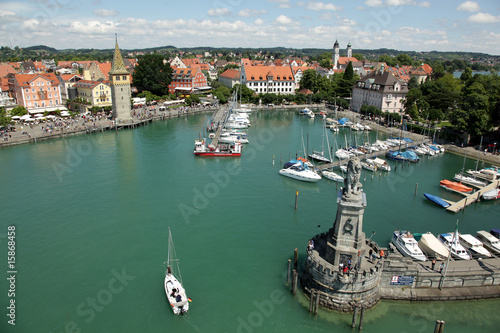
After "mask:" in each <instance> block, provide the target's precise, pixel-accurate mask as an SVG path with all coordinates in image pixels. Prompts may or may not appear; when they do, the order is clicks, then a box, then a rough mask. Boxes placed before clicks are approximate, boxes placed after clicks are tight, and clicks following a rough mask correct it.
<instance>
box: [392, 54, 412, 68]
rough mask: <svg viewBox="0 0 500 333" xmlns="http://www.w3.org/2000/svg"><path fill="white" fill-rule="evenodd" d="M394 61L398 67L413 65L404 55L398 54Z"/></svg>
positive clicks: (409, 58) (408, 57) (407, 56)
mask: <svg viewBox="0 0 500 333" xmlns="http://www.w3.org/2000/svg"><path fill="white" fill-rule="evenodd" d="M396 61H397V64H398V65H403V66H404V65H406V66H412V65H413V59H412V58H411V57H410V56H409V55H407V54H405V53H401V54H398V56H397V57H396Z"/></svg>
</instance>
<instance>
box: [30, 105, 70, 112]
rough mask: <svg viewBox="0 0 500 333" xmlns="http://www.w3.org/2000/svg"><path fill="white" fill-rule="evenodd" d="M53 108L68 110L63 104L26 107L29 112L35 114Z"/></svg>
mask: <svg viewBox="0 0 500 333" xmlns="http://www.w3.org/2000/svg"><path fill="white" fill-rule="evenodd" d="M55 110H59V111H68V109H67V108H66V107H65V106H62V105H56V106H45V107H41V108H33V109H28V112H29V113H30V114H35V113H44V112H54V111H55Z"/></svg>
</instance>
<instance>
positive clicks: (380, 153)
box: [316, 140, 428, 171]
mask: <svg viewBox="0 0 500 333" xmlns="http://www.w3.org/2000/svg"><path fill="white" fill-rule="evenodd" d="M427 141H428V140H419V141H414V142H412V143H411V144H410V143H409V144H407V145H406V146H405V147H404V148H408V147H411V146H419V145H421V144H422V143H424V142H427ZM396 149H399V148H396V147H390V148H389V149H384V150H380V151H376V152H373V153H369V154H364V155H359V156H357V157H358V158H359V159H361V160H364V159H367V158H373V157H375V156H385V154H386V153H387V152H388V151H389V150H396ZM401 149H403V147H401ZM348 162H349V159H344V160H338V161H334V162H332V163H325V164H321V165H318V166H317V167H316V169H317V170H319V171H321V170H325V169H329V168H334V167H338V166H341V165H344V164H347V163H348Z"/></svg>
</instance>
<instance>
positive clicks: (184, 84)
mask: <svg viewBox="0 0 500 333" xmlns="http://www.w3.org/2000/svg"><path fill="white" fill-rule="evenodd" d="M172 70H173V71H172V81H171V82H170V85H169V86H168V91H169V92H170V93H171V94H175V93H183V94H192V93H197V92H203V91H208V90H210V89H212V87H210V86H208V84H207V78H206V77H205V75H203V73H202V72H201V69H200V67H194V68H172Z"/></svg>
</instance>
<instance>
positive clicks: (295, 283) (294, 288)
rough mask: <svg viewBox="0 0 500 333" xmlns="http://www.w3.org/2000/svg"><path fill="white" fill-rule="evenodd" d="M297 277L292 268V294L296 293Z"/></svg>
mask: <svg viewBox="0 0 500 333" xmlns="http://www.w3.org/2000/svg"><path fill="white" fill-rule="evenodd" d="M298 277H299V274H298V273H297V271H296V270H295V269H294V270H293V283H292V294H294V295H296V294H297V279H298Z"/></svg>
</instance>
